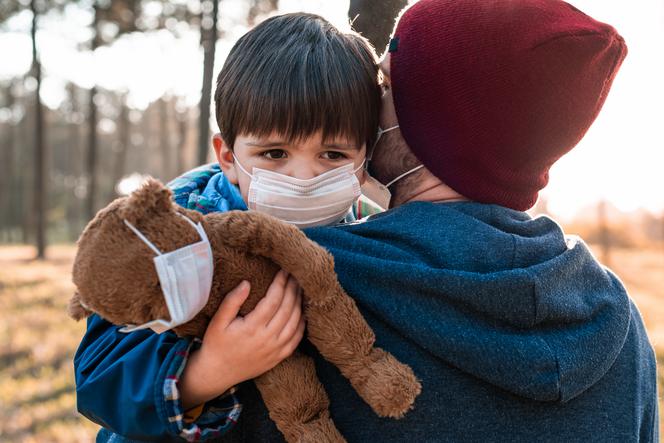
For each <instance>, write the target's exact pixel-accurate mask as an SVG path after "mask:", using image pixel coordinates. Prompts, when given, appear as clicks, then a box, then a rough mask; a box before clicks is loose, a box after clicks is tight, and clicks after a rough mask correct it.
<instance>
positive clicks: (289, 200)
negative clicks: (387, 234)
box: [233, 155, 364, 228]
mask: <svg viewBox="0 0 664 443" xmlns="http://www.w3.org/2000/svg"><path fill="white" fill-rule="evenodd" d="M233 157H234V158H235V161H236V162H237V165H238V167H239V168H240V170H242V172H244V173H245V174H246V175H247V176H249V177H251V184H250V185H249V192H248V194H247V206H248V207H249V209H253V210H255V211H260V212H264V213H266V214H270V215H272V216H274V217H277V218H278V219H281V220H283V221H285V222H287V223H291V224H293V225H295V226H297V227H298V228H309V227H312V226H324V225H328V224H331V223H335V222H338V221H339V220H341V219H342V218H343V217H344V216H345V215H346V214H347V213H348V211H349V210H350V208H351V206H353V203H355V201H356V200H357V199H358V198H359V197H360V194H361V193H362V191H361V190H360V182H359V180H358V179H357V177H356V176H355V173H356V172H357V171H359V170H360V168H362V166H363V165H364V162H362V164H361V165H360V166H359V167H358V168H353V164H352V163H349V164H347V165H344V166H340V167H338V168H335V169H332V170H330V171H327V172H324V173H323V174H320V175H317V176H316V177H313V178H310V179H306V180H303V179H299V178H295V177H291V176H288V175H284V174H279V173H278V172H274V171H268V170H265V169H259V168H256V167H254V168H253V171H252V172H253V174H250V173H249V172H248V171H247V170H246V169H244V167H243V166H242V164H241V163H240V162H239V161H238V159H237V157H235V155H233Z"/></svg>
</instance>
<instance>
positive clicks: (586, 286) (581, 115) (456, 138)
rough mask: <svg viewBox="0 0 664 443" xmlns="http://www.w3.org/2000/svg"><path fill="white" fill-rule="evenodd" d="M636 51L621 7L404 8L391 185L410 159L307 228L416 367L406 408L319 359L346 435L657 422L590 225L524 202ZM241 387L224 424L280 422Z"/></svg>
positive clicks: (243, 435)
mask: <svg viewBox="0 0 664 443" xmlns="http://www.w3.org/2000/svg"><path fill="white" fill-rule="evenodd" d="M625 55H626V46H625V43H624V41H623V39H622V38H621V37H620V36H619V35H618V34H617V32H616V31H615V30H614V29H613V28H612V27H611V26H608V25H606V24H603V23H599V22H597V21H595V20H593V19H592V18H590V17H588V16H587V15H585V14H583V13H582V12H580V11H578V10H577V9H576V8H574V7H572V6H570V5H568V4H566V3H564V2H561V1H557V0H518V1H509V2H508V1H501V0H421V1H419V2H417V3H415V4H414V5H413V6H411V7H410V8H409V9H407V10H406V11H405V12H404V13H403V14H402V15H401V17H400V19H399V21H398V24H397V26H396V28H395V32H394V36H393V38H392V41H391V43H390V48H389V52H388V54H387V55H386V56H385V58H384V60H383V62H382V68H383V73H384V76H385V94H384V97H383V110H382V113H381V127H383V128H385V129H387V128H394V127H395V126H397V125H398V128H395V129H393V130H391V131H389V132H387V133H382V136H381V137H380V139H379V141H378V143H377V145H376V146H375V149H374V152H373V157H372V159H371V163H370V166H369V167H370V171H371V173H372V175H373V176H374V177H375V178H376V179H378V180H379V181H380V182H382V183H384V184H387V183H389V182H391V181H393V180H394V179H395V178H397V177H400V176H403V174H404V173H409V174H408V175H406V176H403V177H402V178H400V179H399V180H398V181H397V182H396V183H394V184H393V185H392V186H391V187H390V190H391V192H392V196H391V207H392V209H391V210H389V211H387V212H385V213H383V214H380V215H375V216H372V217H370V218H369V219H367V220H365V221H364V222H360V223H354V224H350V225H343V226H339V227H334V228H314V229H308V230H306V233H307V235H308V236H309V237H310V238H311V239H313V240H315V241H317V242H318V243H320V244H321V245H323V246H325V247H327V248H328V249H329V250H330V251H331V252H332V253H333V254H334V256H335V263H336V271H337V273H338V276H339V279H340V281H341V283H342V285H343V286H344V288H345V289H346V290H347V291H348V293H349V294H350V295H351V296H353V297H354V298H355V300H356V301H357V303H358V306H359V307H360V309H361V311H362V313H363V314H364V315H365V316H366V318H367V320H368V322H369V323H370V325H371V326H372V327H373V328H374V330H375V332H376V336H377V344H378V345H379V346H381V347H383V348H385V349H387V350H389V351H390V352H392V353H393V354H394V355H395V356H396V357H397V358H398V359H400V360H401V361H404V362H407V363H409V364H410V365H411V366H412V367H413V369H414V371H415V373H416V374H417V376H418V377H419V378H420V379H421V382H422V393H421V394H420V396H419V397H418V399H417V400H416V403H415V406H414V409H413V410H412V411H410V412H409V413H408V414H406V416H405V417H404V418H403V419H401V420H390V419H385V418H379V417H377V416H376V415H375V414H373V413H372V412H371V410H370V409H369V407H368V406H367V405H366V404H364V403H363V402H362V401H361V399H359V397H358V396H357V395H356V394H355V393H354V391H353V390H352V389H351V387H350V386H349V384H348V382H347V381H346V380H344V379H343V378H342V377H341V375H340V374H339V373H338V371H337V370H336V369H335V368H334V367H333V366H331V365H330V364H328V363H326V362H325V361H323V360H322V359H320V358H318V359H317V370H318V374H319V377H320V378H321V380H322V381H323V384H324V386H325V388H326V390H327V391H328V393H329V397H330V400H331V413H332V417H333V419H334V421H335V424H336V425H337V427H338V428H339V430H340V431H341V433H342V434H343V435H344V436H345V437H346V438H347V439H348V441H350V442H366V441H381V442H402V441H417V442H434V441H445V442H447V441H510V442H532V441H568V442H569V441H601V442H631V441H645V442H651V441H658V429H657V428H658V415H657V389H656V367H655V358H654V354H653V350H652V348H651V346H650V344H649V342H648V339H647V336H646V332H645V329H644V327H643V323H642V320H641V317H640V315H639V312H638V310H637V308H636V306H635V305H634V304H633V303H632V301H631V300H630V299H629V297H628V295H627V293H626V291H625V288H624V287H623V285H622V284H621V282H620V281H619V279H618V278H617V277H616V276H615V275H614V274H613V273H612V272H611V271H609V270H608V269H606V268H604V267H603V266H602V265H601V264H600V263H598V262H597V261H596V260H595V258H594V257H593V256H592V254H591V253H590V251H589V250H588V248H587V247H586V245H585V244H584V243H583V242H582V241H581V240H580V239H574V238H569V237H566V236H565V235H564V234H563V232H562V230H561V228H560V227H559V226H558V225H557V224H556V223H555V222H554V221H553V220H551V219H550V218H547V217H538V218H531V217H530V216H529V215H528V214H526V213H525V212H523V211H524V210H526V209H528V208H530V207H531V206H532V205H533V204H534V203H535V201H536V199H537V195H538V191H539V190H541V189H542V188H543V187H544V186H545V185H546V183H547V180H548V170H549V168H550V167H551V165H552V164H553V163H554V162H555V161H556V160H557V159H558V158H560V157H561V156H562V155H563V154H565V153H566V152H568V151H569V150H570V149H572V147H574V145H576V144H577V142H578V141H579V140H580V139H581V138H582V136H583V135H584V133H585V132H586V130H587V129H588V127H589V126H590V124H591V123H592V121H593V120H594V119H595V117H596V116H597V114H598V112H599V110H600V108H601V106H602V104H603V102H604V100H605V98H606V95H607V93H608V91H609V88H610V85H611V82H612V80H613V78H614V76H615V74H616V71H617V70H618V67H619V66H620V64H621V62H622V60H623V58H624V57H625ZM420 166H422V167H420ZM570 179H573V180H579V184H580V185H581V182H582V180H583V177H570ZM312 353H313V351H312ZM239 392H240V396H241V400H242V403H243V404H244V410H243V412H242V417H241V419H240V422H239V423H238V424H237V426H236V428H235V429H234V430H233V431H231V432H230V433H229V437H231V438H235V439H237V440H238V441H251V442H253V441H256V442H258V441H261V442H265V441H279V440H280V436H279V435H278V432H277V431H276V429H274V427H273V425H272V424H271V423H270V421H269V420H268V419H267V416H266V415H265V411H264V409H263V408H262V407H260V402H258V401H253V400H255V396H256V393H255V391H254V390H253V389H252V387H251V385H243V386H242V387H241V388H240V390H239Z"/></svg>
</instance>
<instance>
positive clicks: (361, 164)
mask: <svg viewBox="0 0 664 443" xmlns="http://www.w3.org/2000/svg"><path fill="white" fill-rule="evenodd" d="M367 163H368V162H367V159H366V158H365V159H364V160H362V163H360V166H358V167H357V168H355V169H353V175H355V174H357V171H359V170H360V169H362V168H363V167H364V165H365V164H367Z"/></svg>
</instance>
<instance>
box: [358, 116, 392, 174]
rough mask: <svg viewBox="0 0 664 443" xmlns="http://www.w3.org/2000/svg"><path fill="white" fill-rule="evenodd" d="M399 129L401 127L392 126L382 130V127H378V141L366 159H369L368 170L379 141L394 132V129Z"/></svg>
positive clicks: (375, 141) (374, 143)
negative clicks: (387, 133) (388, 133)
mask: <svg viewBox="0 0 664 443" xmlns="http://www.w3.org/2000/svg"><path fill="white" fill-rule="evenodd" d="M398 127H399V125H394V126H390V127H389V128H387V129H381V127H380V126H379V127H378V133H377V134H376V140H374V142H373V144H372V145H371V151H370V152H367V155H366V159H367V161H366V169H367V170H369V162H370V161H371V159H372V158H373V154H374V151H375V150H376V145H377V144H378V140H380V138H381V137H382V136H383V134H385V133H386V132H390V131H392V130H394V129H397V128H398Z"/></svg>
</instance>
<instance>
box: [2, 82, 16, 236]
mask: <svg viewBox="0 0 664 443" xmlns="http://www.w3.org/2000/svg"><path fill="white" fill-rule="evenodd" d="M14 101H15V99H14V81H13V80H12V82H11V83H10V84H9V86H8V87H7V108H8V109H10V110H11V112H12V118H11V119H10V120H9V122H8V124H7V126H6V130H5V131H6V134H7V136H6V138H5V140H4V143H3V148H2V154H3V155H2V158H1V159H0V161H2V165H3V169H2V177H0V217H1V218H0V222H1V224H0V226H2V229H3V230H6V232H5V238H6V239H7V240H6V241H10V239H11V232H12V231H13V230H14V228H15V227H16V220H15V216H14V214H15V212H14V211H15V209H16V208H13V207H12V193H13V192H14V189H15V188H14V171H15V169H14V152H15V149H16V146H15V143H14V142H15V140H14Z"/></svg>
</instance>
